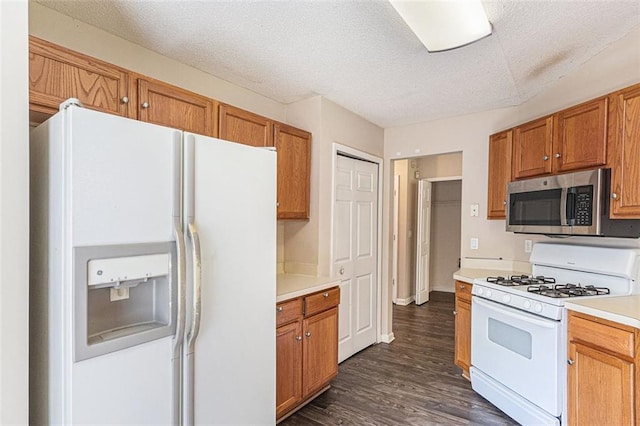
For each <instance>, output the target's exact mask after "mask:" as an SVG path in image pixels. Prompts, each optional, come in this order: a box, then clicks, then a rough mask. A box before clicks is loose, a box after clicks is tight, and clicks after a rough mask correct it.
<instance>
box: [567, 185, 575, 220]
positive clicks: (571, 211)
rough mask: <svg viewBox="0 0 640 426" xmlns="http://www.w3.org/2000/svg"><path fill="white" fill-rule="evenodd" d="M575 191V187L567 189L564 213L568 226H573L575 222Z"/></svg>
mask: <svg viewBox="0 0 640 426" xmlns="http://www.w3.org/2000/svg"><path fill="white" fill-rule="evenodd" d="M576 193H577V190H576V188H575V187H571V188H569V189H567V198H566V199H567V206H566V215H567V224H568V225H569V226H574V225H575V224H576Z"/></svg>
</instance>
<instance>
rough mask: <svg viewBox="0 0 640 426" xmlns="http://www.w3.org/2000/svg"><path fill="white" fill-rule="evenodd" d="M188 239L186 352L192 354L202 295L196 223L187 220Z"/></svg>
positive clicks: (198, 324)
mask: <svg viewBox="0 0 640 426" xmlns="http://www.w3.org/2000/svg"><path fill="white" fill-rule="evenodd" d="M187 230H188V232H189V239H190V240H191V250H192V256H193V315H192V318H191V329H190V330H189V334H188V335H187V353H188V354H192V353H193V352H194V349H195V343H196V339H197V338H198V333H199V332H200V314H201V308H202V303H201V297H202V256H201V254H200V237H199V236H198V230H197V228H196V224H195V223H193V222H189V226H188V227H187Z"/></svg>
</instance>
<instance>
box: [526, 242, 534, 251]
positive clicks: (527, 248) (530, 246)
mask: <svg viewBox="0 0 640 426" xmlns="http://www.w3.org/2000/svg"><path fill="white" fill-rule="evenodd" d="M532 247H533V243H532V242H531V240H524V252H525V253H531V248H532Z"/></svg>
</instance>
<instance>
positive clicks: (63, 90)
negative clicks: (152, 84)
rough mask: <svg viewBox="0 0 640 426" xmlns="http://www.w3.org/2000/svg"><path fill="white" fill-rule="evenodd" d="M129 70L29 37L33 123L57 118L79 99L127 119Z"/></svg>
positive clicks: (30, 103)
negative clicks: (65, 103) (69, 101)
mask: <svg viewBox="0 0 640 426" xmlns="http://www.w3.org/2000/svg"><path fill="white" fill-rule="evenodd" d="M129 97H130V94H129V74H128V72H127V71H126V70H124V69H122V68H119V67H116V66H114V65H111V64H108V63H106V62H102V61H100V60H97V59H94V58H91V57H89V56H86V55H82V54H79V53H76V52H73V51H71V50H68V49H65V48H63V47H61V46H57V45H55V44H52V43H49V42H47V41H45V40H41V39H39V38H36V37H29V110H30V111H31V113H32V116H33V117H36V118H35V119H33V120H32V121H36V122H39V121H43V119H45V118H47V117H48V116H49V115H52V114H55V113H56V112H57V111H58V109H59V106H60V103H62V102H63V101H65V100H67V99H69V98H78V99H79V100H80V102H82V104H83V105H84V106H85V107H87V108H91V109H95V110H99V111H103V112H108V113H111V114H117V115H121V116H124V117H127V116H131V114H134V115H135V111H129V107H128V105H129Z"/></svg>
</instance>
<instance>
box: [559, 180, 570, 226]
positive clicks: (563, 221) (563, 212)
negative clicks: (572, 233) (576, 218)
mask: <svg viewBox="0 0 640 426" xmlns="http://www.w3.org/2000/svg"><path fill="white" fill-rule="evenodd" d="M560 225H562V226H569V222H568V221H567V188H562V193H561V194H560Z"/></svg>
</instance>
